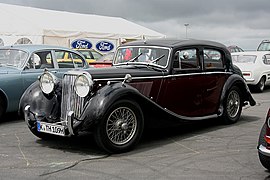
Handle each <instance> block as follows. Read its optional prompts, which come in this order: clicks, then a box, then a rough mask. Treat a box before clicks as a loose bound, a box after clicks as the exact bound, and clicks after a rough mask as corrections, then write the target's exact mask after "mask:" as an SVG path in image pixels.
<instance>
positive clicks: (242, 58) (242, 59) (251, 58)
mask: <svg viewBox="0 0 270 180" xmlns="http://www.w3.org/2000/svg"><path fill="white" fill-rule="evenodd" d="M256 58H257V56H255V55H234V56H232V61H233V62H234V63H255V60H256Z"/></svg>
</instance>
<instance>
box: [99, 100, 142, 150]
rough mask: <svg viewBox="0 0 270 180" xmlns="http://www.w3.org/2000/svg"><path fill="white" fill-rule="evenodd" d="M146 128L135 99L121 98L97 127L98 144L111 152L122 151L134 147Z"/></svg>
mask: <svg viewBox="0 0 270 180" xmlns="http://www.w3.org/2000/svg"><path fill="white" fill-rule="evenodd" d="M143 128H144V120H143V114H142V111H141V108H140V107H139V105H138V104H137V103H136V102H135V101H131V100H119V101H117V102H115V103H114V104H113V105H112V106H111V107H110V108H109V109H108V110H107V112H106V114H105V116H104V118H103V119H102V120H101V121H100V122H99V123H98V125H97V127H96V129H95V134H94V135H95V139H96V142H97V144H98V145H99V146H100V147H101V148H102V149H104V150H105V151H107V152H109V153H122V152H125V151H128V150H130V149H131V148H133V147H134V146H135V145H136V144H137V143H138V142H139V140H140V138H141V135H142V132H143Z"/></svg>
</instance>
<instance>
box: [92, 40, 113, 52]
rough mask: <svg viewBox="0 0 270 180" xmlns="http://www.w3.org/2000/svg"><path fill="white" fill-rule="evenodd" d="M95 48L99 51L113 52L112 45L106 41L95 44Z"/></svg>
mask: <svg viewBox="0 0 270 180" xmlns="http://www.w3.org/2000/svg"><path fill="white" fill-rule="evenodd" d="M96 48H97V50H99V51H102V52H108V51H111V50H113V48H114V45H113V44H112V43H111V42H108V41H100V42H99V43H97V44H96Z"/></svg>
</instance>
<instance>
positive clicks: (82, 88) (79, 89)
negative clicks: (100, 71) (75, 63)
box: [74, 73, 94, 97]
mask: <svg viewBox="0 0 270 180" xmlns="http://www.w3.org/2000/svg"><path fill="white" fill-rule="evenodd" d="M93 84H94V82H93V80H92V77H91V75H90V74H88V73H83V74H80V75H78V76H77V78H76V79H75V82H74V89H75V92H76V94H77V95H78V96H80V97H86V96H87V95H88V94H89V92H90V91H91V90H92V88H93Z"/></svg>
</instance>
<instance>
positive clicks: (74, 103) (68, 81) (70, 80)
mask: <svg viewBox="0 0 270 180" xmlns="http://www.w3.org/2000/svg"><path fill="white" fill-rule="evenodd" d="M76 77H77V75H74V74H66V75H65V76H64V78H63V81H62V103H61V119H62V120H67V114H68V112H69V111H73V112H74V116H75V118H79V117H80V116H81V113H82V111H83V105H84V98H82V97H79V96H78V95H77V94H76V92H75V89H74V82H75V79H76Z"/></svg>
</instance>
